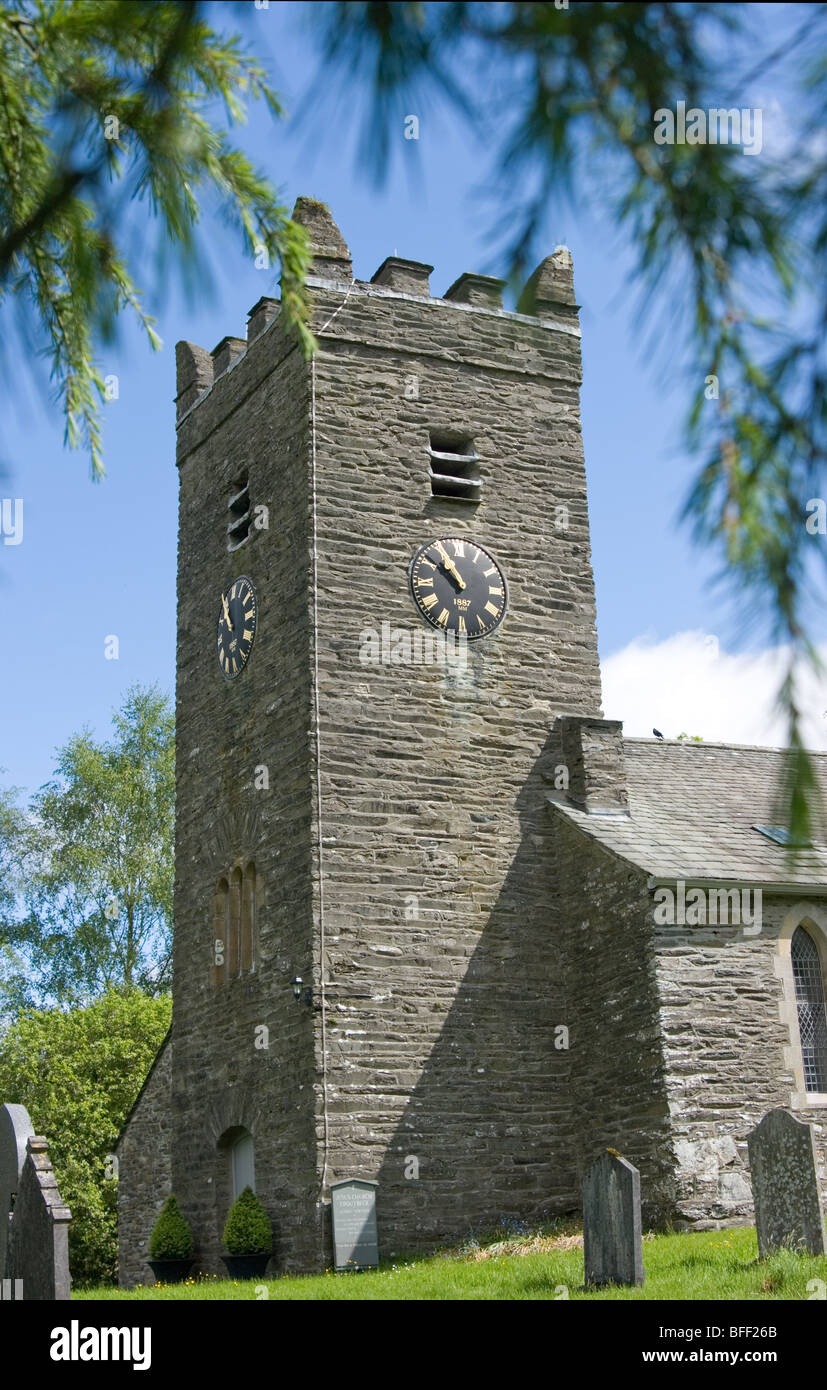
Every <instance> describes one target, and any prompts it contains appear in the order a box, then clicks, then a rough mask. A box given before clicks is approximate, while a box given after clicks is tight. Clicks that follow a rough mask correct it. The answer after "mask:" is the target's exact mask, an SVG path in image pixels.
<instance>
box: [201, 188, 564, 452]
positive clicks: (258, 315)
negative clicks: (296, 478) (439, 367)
mask: <svg viewBox="0 0 827 1390" xmlns="http://www.w3.org/2000/svg"><path fill="white" fill-rule="evenodd" d="M293 218H294V220H295V221H297V222H299V223H300V224H301V225H302V226H304V227H305V228H306V230H307V232H308V236H309V241H310V249H311V251H312V261H311V265H310V269H309V272H308V277H307V284H308V287H309V289H310V291H311V294H312V298H313V302H314V313H313V319H312V322H311V327H312V328H313V331H314V332H315V333H316V335H317V336H319V335H324V336H325V337H330V338H333V337H342V336H343V333H345V332H346V330H345V328H344V324H345V323H346V322H347V320H346V318H345V315H344V314H341V315H338V314H337V317H336V321H335V323H334V322H333V321H332V316H333V315H334V314H335V313H336V311H337V310H340V309H343V308H344V306H345V305H346V304H347V306H348V307H349V308H351V309H352V308H354V307H355V306H357V305H358V306H359V307H360V308H361V309H364V307H365V306H366V304H367V306H368V307H369V308H371V309H375V310H376V313H377V316H378V315H379V313H380V311H381V310H382V309H384V310H385V311H387V310H388V308H390V309H391V312H392V313H393V314H394V316H395V318H396V319H397V320H398V321H399V327H400V330H401V332H400V335H399V336H400V339H401V340H402V341H403V342H405V343H406V344H407V343H410V346H411V350H412V351H415V350H416V349H417V346H418V341H419V342H421V341H422V337H423V335H422V332H421V331H420V332H416V333H414V334H413V336H409V335H406V323H407V321H408V319H409V315H408V314H407V313H406V312H405V310H404V308H403V305H410V306H411V307H412V308H413V306H417V307H418V308H419V309H420V310H421V309H422V308H423V307H424V306H428V307H429V308H431V309H433V310H434V311H439V310H447V311H453V312H459V313H462V314H463V315H465V314H468V315H471V316H473V317H474V318H475V319H477V318H478V316H482V317H483V318H486V319H489V318H493V319H496V320H503V321H505V322H510V323H513V324H514V326H515V328H517V330H518V332H519V329H518V325H524V326H525V328H527V329H529V330H531V329H533V330H535V332H534V334H531V333H530V334H529V336H530V337H536V332H537V330H540V335H541V338H542V337H547V336H549V330H551V334H562V335H565V336H567V337H568V338H569V339H574V340H576V343H570V344H569V351H568V354H567V359H568V360H567V362H566V364H565V370H564V375H565V376H566V377H567V378H569V379H571V378H572V377H576V381H577V385H579V376H580V353H579V337H580V328H579V320H578V308H579V306H578V304H577V302H576V300H575V296H574V270H573V264H572V257H571V252H570V251H569V250H568V248H567V247H565V246H558V247H557V249H556V250H555V251H554V252H553V253H552V255H550V256H547V257H545V259H544V260H543V261H542V262H541V263H540V265H538V266H537V268H536V270H535V271H534V272H533V274H532V275H531V276H530V277H529V279H528V281H527V282H526V285H525V288H524V290H523V292H522V294H521V296H520V299H519V302H518V305H517V309H516V311H512V310H508V309H504V308H503V307H502V292H503V289H504V287H505V281H503V280H499V279H496V278H495V277H493V276H489V275H479V274H476V273H475V272H472V271H465V272H464V273H463V274H462V275H460V276H459V278H458V279H457V280H455V281H454V283H453V284H452V285H450V286H449V288H448V289H447V290H446V291H445V293H444V294H443V295H442V296H441V297H440V296H435V295H432V294H431V291H430V275H431V273H432V271H433V266H430V265H426V264H425V263H423V262H420V261H411V260H407V259H405V258H404V257H399V256H389V257H387V258H386V259H385V260H384V261H383V262H382V264H381V265H380V266H379V268H378V270H377V271H376V272H375V273H374V275H373V276H372V277H371V279H370V280H369V281H361V280H354V279H353V265H352V260H351V255H350V251H349V249H348V246H347V243H346V242H345V240H344V237H343V236H342V234H341V232H340V230H339V228H338V227H337V225H336V223H335V222H334V220H333V217H332V215H331V213H330V210H329V209H328V208H327V207H326V205H325V204H324V203H320V202H317V201H316V200H315V199H311V198H305V197H301V198H298V199H297V201H296V205H295V207H294V209H293ZM399 301H402V303H400V302H399ZM279 309H280V304H279V301H278V300H277V299H274V298H270V297H268V296H264V297H263V298H261V299H259V300H258V302H257V303H256V304H255V305H254V306H253V308H252V309H251V310H250V313H249V315H248V323H247V336H246V339H244V338H235V337H232V336H228V337H225V338H222V340H221V342H220V343H218V345H217V346H216V347H215V348H214V349H213V351H212V352H208V351H207V350H206V349H204V348H202V347H199V346H198V345H197V344H195V343H188V342H179V343H178V344H177V345H176V350H175V351H176V367H177V395H176V407H177V419H178V423H179V425H181V424H182V423H183V421H184V420H185V419H186V418H187V417H188V416H189V415H190V413H191V411H192V409H193V407H194V406H195V405H196V404H199V405H200V403H201V402H202V401H203V400H204V399H205V398H207V397H208V396H210V395H211V393H212V390H213V387H214V386H215V384H216V383H217V382H218V381H219V380H220V379H221V378H223V377H224V376H226V375H227V374H228V373H229V372H231V371H233V369H234V368H235V367H237V366H238V365H239V364H240V362H241V361H242V359H244V358H245V357H246V355H247V354H248V352H249V350H250V348H251V346H252V345H253V344H255V345H256V346H257V347H258V345H259V344H258V340H259V339H260V338H262V336H263V335H264V334H265V332H267V330H269V329H275V328H276V325H277V324H278V322H279V317H280V315H279ZM360 317H361V318H362V320H363V322H362V324H361V325H360V328H361V329H363V328H364V316H363V314H362V315H360ZM431 322H433V321H431ZM377 327H378V324H377ZM418 327H420V328H421V327H422V325H421V324H418ZM454 331H455V334H456V337H457V340H458V343H459V345H460V350H461V351H462V352H463V353H464V352H466V351H469V349H470V341H469V339H470V336H471V335H470V334H469V332H468V330H467V329H466V328H465V327H463V328H461V329H460V328H459V327H458V326H457V328H456V329H455V330H454ZM428 332H429V324H428V323H427V322H426V323H425V325H424V337H425V340H427V337H428ZM380 336H382V337H387V336H388V335H387V333H386V332H380ZM433 336H434V339H435V340H436V339H438V338H441V339H442V340H443V343H444V339H445V324H444V323H443V324H442V326H441V329H440V331H439V332H435V333H434V335H433ZM478 336H479V335H478ZM482 336H484V335H482ZM481 346H482V351H483V356H482V358H480V353H479V351H477V352H476V354H469V355H475V356H476V360H478V361H485V360H487V359H489V358H491V355H492V353H493V354H494V355H495V356H498V357H501V358H505V357H506V356H507V355H508V354H507V353H504V352H503V349H507V347H508V341H507V339H505V338H503V337H502V335H500V337H497V335H496V334H495V335H494V337H493V338H490V339H489V341H488V342H487V344H481ZM575 346H576V351H573V349H574V348H575ZM290 350H292V348H291V344H290V343H289V341H288V339H287V338H286V337H285V338H284V350H283V352H278V353H277V358H279V359H280V358H281V356H282V355H286V353H287V352H288V351H290ZM267 353H268V356H271V354H272V348H270V347H268V348H267ZM540 355H544V354H542V353H540ZM255 356H258V352H256V354H255ZM511 356H512V360H513V359H514V355H513V354H512V355H511ZM537 357H538V354H537V353H536V352H535V353H530V354H526V352H525V348H524V346H522V345H521V349H520V353H519V358H522V361H519V358H518V362H517V363H516V364H515V365H519V366H520V367H522V368H523V369H524V368H526V367H528V366H529V365H530V361H535V362H536V361H537ZM274 365H277V363H276V362H273V361H272V360H271V362H270V369H272V367H273V366H274ZM491 365H493V360H492V362H491ZM500 365H501V367H502V368H503V369H505V368H506V362H505V360H503V361H501V363H500ZM556 374H557V370H556V369H555V368H554V367H552V370H551V372H550V375H552V376H554V375H556ZM185 452H189V449H188V448H187V449H186V450H185Z"/></svg>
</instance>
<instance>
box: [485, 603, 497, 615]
mask: <svg viewBox="0 0 827 1390" xmlns="http://www.w3.org/2000/svg"><path fill="white" fill-rule="evenodd" d="M485 611H486V613H491V614H492V616H493V617H495V618H496V616H497V614H498V613H499V611H500V610H499V608H495V607H494V605H493V603H486V605H485Z"/></svg>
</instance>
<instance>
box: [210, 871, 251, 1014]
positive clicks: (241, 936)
mask: <svg viewBox="0 0 827 1390" xmlns="http://www.w3.org/2000/svg"><path fill="white" fill-rule="evenodd" d="M260 897H261V879H260V875H259V874H258V873H257V871H256V865H255V861H254V860H252V859H249V858H248V857H247V856H246V855H243V856H240V857H237V858H236V859H234V860H233V863H232V866H231V868H230V870H229V872H228V873H225V874H222V875H221V878H220V879H219V880H218V883H217V885H216V889H215V893H214V894H213V906H212V921H213V936H214V938H215V940H219V939H220V940H223V943H224V962H223V964H222V965H220V966H218V965H215V964H214V965H213V968H212V985H213V990H217V989H221V988H226V986H227V985H228V984H230V982H231V981H232V980H236V979H241V978H244V977H245V976H248V975H254V974H255V973H256V971H257V969H258V917H259V907H260Z"/></svg>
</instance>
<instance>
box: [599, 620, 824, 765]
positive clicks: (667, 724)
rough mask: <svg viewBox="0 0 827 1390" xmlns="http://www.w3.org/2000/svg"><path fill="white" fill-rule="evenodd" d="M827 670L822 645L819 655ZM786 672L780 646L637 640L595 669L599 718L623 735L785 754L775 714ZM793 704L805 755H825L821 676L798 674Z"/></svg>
mask: <svg viewBox="0 0 827 1390" xmlns="http://www.w3.org/2000/svg"><path fill="white" fill-rule="evenodd" d="M819 655H820V656H821V659H822V662H823V663H824V665H825V668H827V645H824V646H822V647H821V648H819ZM785 670H786V651H785V649H784V648H783V647H774V648H768V649H767V650H765V651H762V652H751V653H735V652H726V651H724V649H723V648H722V647H720V646H719V643H718V639H717V637H713V636H711V635H708V634H706V633H704V632H678V633H676V634H675V635H674V636H673V637H668V638H667V639H666V640H665V641H663V642H653V641H649V640H647V639H646V638H645V637H637V638H635V640H634V641H633V642H630V643H629V645H628V646H626V647H624V648H623V649H622V650H621V651H619V652H615V653H614V654H613V655H612V656H609V657H607V658H606V659H605V660H604V661H603V663H602V676H603V711H604V715H605V717H606V719H622V720H623V732H624V733H625V734H627V735H629V736H631V737H637V736H641V735H642V736H644V737H646V736H648V737H650V738H651V735H652V729H653V728H656V729H660V731H661V733H662V734H664V736H665V737H666V738H676V737H677V735H678V734H680V733H687V734H690V735H691V734H700V735H701V737H702V738H703V740H704V742H705V743H753V744H763V745H767V746H769V747H773V748H784V747H786V743H787V731H786V724H785V720H784V716H783V715H782V714H781V713H779V711H778V708H777V696H778V690H779V687H780V685H781V681H782V679H783V676H784V672H785ZM798 701H799V705H800V708H801V711H802V716H803V733H804V738H805V743H806V744H807V746H808V747H809V748H818V749H827V670H825V674H823V675H814V674H813V672H812V671H809V670H802V671H801V673H800V675H799V679H798Z"/></svg>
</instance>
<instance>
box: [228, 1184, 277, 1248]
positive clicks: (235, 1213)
mask: <svg viewBox="0 0 827 1390" xmlns="http://www.w3.org/2000/svg"><path fill="white" fill-rule="evenodd" d="M224 1247H225V1249H226V1250H227V1253H228V1254H229V1255H264V1254H266V1253H267V1251H269V1250H271V1249H272V1248H273V1228H272V1226H271V1225H270V1218H269V1216H268V1215H267V1212H266V1211H265V1210H264V1207H263V1206H262V1205H261V1202H260V1201H259V1200H258V1197H257V1196H256V1194H255V1193H254V1192H253V1190H252V1188H250V1187H245V1189H244V1191H243V1192H241V1193H240V1194H239V1196H238V1197H236V1199H235V1201H234V1202H233V1204H232V1206H231V1207H230V1210H229V1212H228V1214H227V1220H226V1222H225V1225H224Z"/></svg>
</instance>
